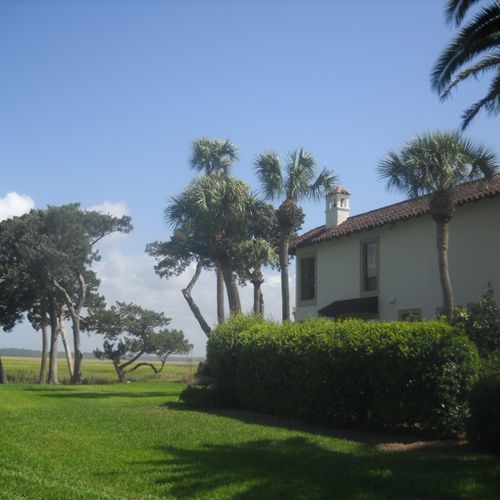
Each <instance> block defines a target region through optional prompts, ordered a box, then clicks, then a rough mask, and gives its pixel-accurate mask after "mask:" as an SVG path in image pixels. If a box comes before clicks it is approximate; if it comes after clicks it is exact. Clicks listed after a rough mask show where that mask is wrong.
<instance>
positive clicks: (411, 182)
mask: <svg viewBox="0 0 500 500" xmlns="http://www.w3.org/2000/svg"><path fill="white" fill-rule="evenodd" d="M497 168H498V163H497V160H496V158H495V154H494V153H493V152H491V151H490V150H488V149H487V148H485V147H484V146H481V145H475V144H473V143H472V142H471V141H470V140H468V139H465V138H464V137H463V136H462V135H461V134H459V133H458V132H435V133H427V134H422V135H420V136H417V137H416V138H415V139H412V140H411V141H409V142H408V143H407V144H406V145H405V146H404V147H403V149H402V150H401V151H400V152H399V153H397V152H394V151H390V152H389V153H388V154H387V156H386V157H385V158H384V159H383V160H382V161H381V162H380V163H379V166H378V175H379V177H380V178H381V179H384V180H386V181H387V188H388V189H394V190H397V191H402V192H404V193H407V194H408V195H409V196H410V197H417V196H421V195H426V194H428V195H430V199H429V211H430V214H431V216H432V218H433V219H434V221H435V222H436V230H437V233H436V242H437V250H438V264H439V278H440V281H441V288H442V293H443V308H444V312H445V315H446V317H447V319H448V321H452V320H453V290H452V286H451V280H450V273H449V269H448V240H449V225H448V224H449V222H450V220H451V218H452V216H453V211H454V209H455V201H454V193H455V190H456V188H457V186H459V185H460V184H462V183H464V182H468V181H472V180H476V179H481V178H483V179H489V178H491V177H492V176H493V174H494V173H495V171H496V170H497Z"/></svg>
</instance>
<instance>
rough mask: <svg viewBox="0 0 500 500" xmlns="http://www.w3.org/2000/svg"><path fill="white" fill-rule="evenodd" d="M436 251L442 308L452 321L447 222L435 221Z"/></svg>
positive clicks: (449, 320) (447, 317)
mask: <svg viewBox="0 0 500 500" xmlns="http://www.w3.org/2000/svg"><path fill="white" fill-rule="evenodd" d="M436 229H437V251H438V259H439V260H438V262H439V278H440V280H441V289H442V292H443V309H444V314H445V315H446V319H447V320H448V322H450V323H451V322H452V321H453V306H454V304H453V290H452V287H451V280H450V272H449V268H448V240H449V225H448V222H444V221H436Z"/></svg>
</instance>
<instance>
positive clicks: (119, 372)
mask: <svg viewBox="0 0 500 500" xmlns="http://www.w3.org/2000/svg"><path fill="white" fill-rule="evenodd" d="M113 366H114V367H115V371H116V375H117V376H118V381H119V382H126V381H127V379H126V378H125V372H124V371H123V370H122V369H121V367H120V363H116V362H114V361H113Z"/></svg>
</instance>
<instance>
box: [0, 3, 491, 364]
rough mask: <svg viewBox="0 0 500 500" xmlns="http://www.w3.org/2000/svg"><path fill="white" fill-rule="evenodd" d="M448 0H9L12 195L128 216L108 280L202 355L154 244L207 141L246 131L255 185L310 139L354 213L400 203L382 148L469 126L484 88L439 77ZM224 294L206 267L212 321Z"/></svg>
mask: <svg viewBox="0 0 500 500" xmlns="http://www.w3.org/2000/svg"><path fill="white" fill-rule="evenodd" d="M443 11H444V1H439V0H405V1H401V0H399V1H398V0H393V1H392V0H373V1H370V0H365V1H358V2H353V1H348V0H345V1H341V0H338V1H327V0H324V1H320V0H312V1H311V0H309V1H307V0H303V1H284V0H283V1H280V0H276V1H258V0H254V1H243V0H242V1H216V0H206V1H201V0H200V1H189V0H184V1H168V0H164V1H160V0H150V1H148V0H143V1H138V0H137V1H127V0H122V1H118V0H115V1H113V0H102V1H97V0H95V1H91V0H89V1H83V0H82V1H76V0H75V1H70V0H68V1H62V0H60V1H48V0H47V1H43V0H40V1H23V0H19V1H14V0H12V1H8V0H7V1H5V0H4V1H0V168H1V172H2V182H1V183H0V206H1V202H2V200H3V201H5V197H6V196H7V194H8V193H10V192H15V193H18V194H20V195H24V196H26V197H29V198H30V199H31V200H32V203H33V204H34V205H35V206H36V207H39V208H43V207H45V206H46V205H47V204H51V205H59V204H63V203H68V202H74V201H79V202H81V204H82V206H84V207H94V206H100V205H102V204H103V203H104V202H109V203H111V204H113V205H112V206H113V207H115V209H117V210H118V211H122V212H123V211H126V212H127V213H129V214H130V215H131V216H132V219H133V223H134V226H135V230H134V232H133V233H132V234H131V235H129V236H128V237H125V238H114V239H112V240H111V241H109V242H107V243H104V244H103V246H102V248H101V251H102V254H103V260H102V262H101V263H99V267H98V272H99V273H101V274H100V276H101V277H102V278H103V291H104V292H105V293H106V296H107V297H108V300H109V301H113V300H115V299H120V300H132V301H135V302H138V303H142V305H144V306H147V307H154V308H157V309H161V310H164V311H165V313H166V314H167V315H168V316H170V317H172V318H173V323H172V324H173V326H175V327H177V328H183V329H184V330H185V332H186V333H187V335H188V336H189V337H190V339H191V341H192V342H193V343H194V344H195V347H196V349H195V353H196V354H198V355H200V354H203V352H204V337H203V334H202V333H201V331H200V329H199V328H198V327H197V325H196V323H195V322H194V321H193V319H192V318H191V315H190V312H189V310H188V309H187V307H186V306H185V304H184V303H183V299H182V296H181V294H180V287H181V286H182V285H183V283H185V282H186V280H187V279H188V277H181V278H179V279H177V280H173V281H170V282H167V281H164V280H160V279H159V278H156V277H155V276H154V274H153V272H152V270H151V267H152V266H151V262H150V261H149V260H148V258H147V257H145V256H144V254H143V251H144V247H145V245H146V244H147V243H148V242H150V241H154V240H161V239H167V238H168V236H169V229H168V227H166V226H165V224H164V222H163V210H164V208H165V207H166V205H167V204H168V201H169V198H170V197H171V196H172V195H174V194H177V193H179V192H180V191H181V190H182V189H184V187H185V186H186V185H187V183H188V182H189V180H190V179H191V178H192V177H193V175H194V173H193V172H192V171H190V170H189V167H188V161H187V160H188V157H189V151H190V145H191V142H192V141H193V140H194V139H196V138H199V137H202V136H209V137H221V138H230V139H231V140H232V141H233V142H234V143H236V144H237V145H238V146H239V148H240V152H241V154H240V156H241V159H240V161H239V163H238V164H237V166H236V168H235V170H234V174H235V175H236V176H238V177H240V178H243V179H245V180H247V181H248V182H250V184H251V185H252V186H253V187H254V188H255V189H257V188H258V186H257V184H256V181H255V178H254V175H253V171H252V162H253V160H254V158H255V156H256V155H257V154H258V153H260V152H261V151H263V150H264V149H266V148H272V149H275V150H276V151H277V152H279V153H280V154H284V153H286V152H287V151H288V150H289V149H292V148H296V147H299V146H303V147H304V148H306V149H308V150H309V151H311V152H312V153H313V154H314V155H315V157H316V159H317V162H318V166H319V167H323V166H327V167H329V168H332V169H333V170H335V172H336V173H337V174H338V176H339V177H340V181H341V183H342V184H343V185H345V186H347V187H348V188H349V190H350V191H351V192H352V201H351V207H352V212H353V213H361V212H364V211H367V210H370V209H373V208H377V207H379V206H382V205H386V204H389V203H392V202H394V201H397V200H399V199H400V196H399V195H396V194H393V193H387V192H386V191H385V189H384V186H383V184H382V183H381V182H379V181H378V180H377V177H376V172H375V168H376V165H377V162H378V161H379V160H380V159H381V158H382V157H383V155H384V154H385V153H386V152H387V151H388V150H389V149H397V148H399V147H401V145H402V144H403V143H404V142H405V141H406V140H408V139H410V138H411V137H412V136H414V135H416V134H418V133H420V132H424V131H428V130H435V129H453V128H457V127H458V125H459V120H460V115H461V112H462V111H463V110H464V109H465V108H466V107H467V106H468V105H470V104H471V103H472V102H473V101H475V100H476V99H478V98H479V97H480V96H481V95H482V93H483V92H484V89H485V84H484V83H485V82H471V84H468V85H465V86H462V87H461V88H459V89H458V90H457V92H456V93H455V95H454V97H453V99H451V100H449V101H447V102H445V103H440V102H439V99H438V97H437V96H436V95H435V94H434V93H433V92H432V91H431V89H430V85H429V75H430V71H431V68H432V65H433V63H434V62H435V60H436V58H437V56H438V54H439V52H440V51H441V49H442V48H443V47H444V46H445V44H446V43H447V41H449V40H450V38H451V36H452V34H453V33H454V30H453V29H452V28H450V27H448V26H447V25H446V24H445V21H444V15H443ZM498 123H499V122H498V118H497V119H495V118H488V117H485V116H480V117H479V118H478V119H476V121H475V122H473V124H472V126H471V127H470V129H469V131H468V132H467V135H469V136H470V137H471V138H473V139H474V140H476V141H478V142H482V143H484V144H486V145H489V146H490V147H495V146H496V143H497V138H498ZM11 199H12V197H11ZM9 206H10V205H9ZM304 208H305V210H306V215H307V217H306V223H305V226H304V229H308V228H311V227H314V226H317V225H320V224H322V223H323V216H324V213H323V206H322V204H321V203H320V204H306V205H305V206H304ZM0 215H1V211H0ZM269 278H270V279H269V283H268V288H267V290H265V292H266V291H267V296H266V302H267V304H268V312H269V313H270V314H272V315H273V316H274V317H276V318H278V317H279V287H278V286H277V284H278V282H277V277H276V276H275V275H274V274H272V273H270V275H269ZM212 290H213V280H212V277H211V276H208V275H207V276H205V277H203V278H202V280H201V282H200V285H199V288H198V294H199V300H200V302H201V305H202V306H203V307H205V308H206V311H204V312H206V314H207V317H208V318H209V320H210V321H211V322H213V321H214V320H215V306H214V304H213V301H211V294H212ZM248 292H249V290H245V291H244V297H246V299H248V300H247V301H246V303H245V307H246V308H247V309H250V307H251V305H250V299H249V297H250V293H248ZM196 294H197V292H196V289H195V293H194V295H195V298H196V296H197V295H196ZM203 307H202V308H203ZM84 342H85V346H84V347H85V349H86V350H91V349H92V348H93V347H94V346H95V345H96V342H97V340H95V339H84ZM38 345H39V337H38V336H37V335H36V334H34V333H33V332H32V331H31V330H30V329H29V328H28V327H21V328H18V329H17V331H16V332H15V333H13V334H1V335H0V347H7V346H20V347H21V346H22V347H32V348H36V347H38Z"/></svg>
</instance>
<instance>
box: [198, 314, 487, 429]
mask: <svg viewBox="0 0 500 500" xmlns="http://www.w3.org/2000/svg"><path fill="white" fill-rule="evenodd" d="M207 362H208V366H209V369H210V373H211V376H212V377H213V380H214V382H215V388H216V390H217V393H218V394H219V397H222V398H223V399H225V400H226V401H233V402H234V404H238V405H240V406H241V407H243V408H247V409H252V410H257V411H263V412H267V413H273V414H277V415H282V416H287V417H294V418H300V419H304V420H307V421H311V422H319V423H327V424H333V425H356V426H365V425H370V426H400V425H414V424H418V425H421V426H423V427H424V428H425V429H427V430H432V431H434V432H436V433H438V434H440V435H445V434H449V433H452V432H455V431H457V430H460V429H462V428H463V425H464V420H465V418H466V416H467V413H468V404H467V396H468V393H469V391H470V388H471V386H472V384H473V382H474V380H475V378H476V374H477V369H478V355H477V350H476V348H475V346H474V344H473V343H472V342H471V341H470V340H469V339H467V338H466V337H465V336H462V335H461V334H459V333H458V331H457V330H455V329H453V328H452V327H450V326H449V325H447V324H446V323H443V322H425V323H401V322H394V323H367V322H362V321H355V320H349V321H344V322H332V321H330V320H327V319H319V318H314V319H310V320H307V321H305V322H303V323H286V324H284V325H280V324H276V323H269V322H265V321H263V320H262V319H260V318H255V317H252V316H236V317H233V318H232V319H230V320H229V321H227V322H226V323H223V324H221V325H219V326H218V327H217V328H216V329H215V330H214V331H213V332H212V334H211V335H210V338H209V341H208V345H207Z"/></svg>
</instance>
